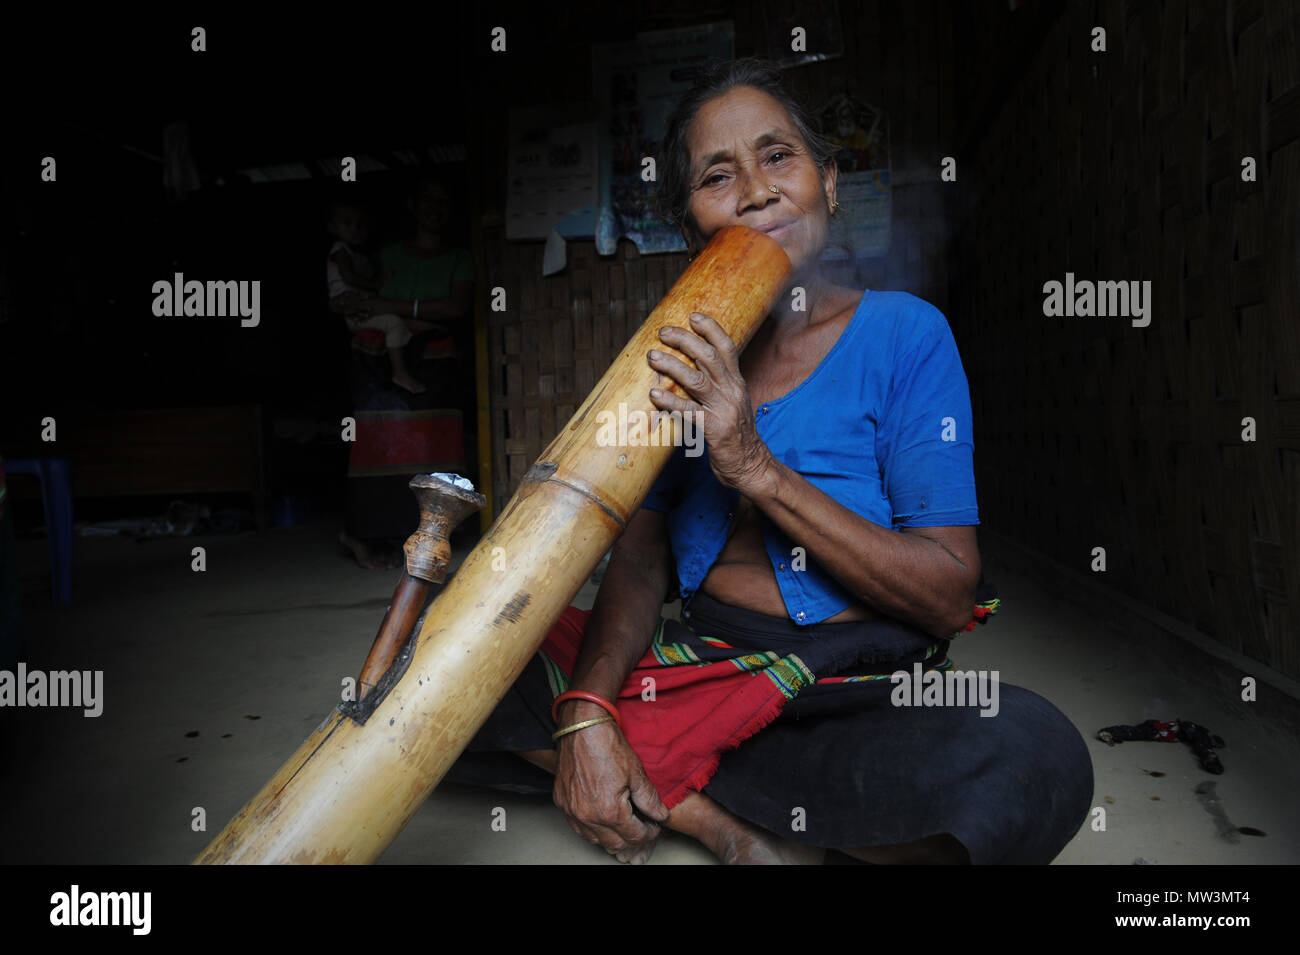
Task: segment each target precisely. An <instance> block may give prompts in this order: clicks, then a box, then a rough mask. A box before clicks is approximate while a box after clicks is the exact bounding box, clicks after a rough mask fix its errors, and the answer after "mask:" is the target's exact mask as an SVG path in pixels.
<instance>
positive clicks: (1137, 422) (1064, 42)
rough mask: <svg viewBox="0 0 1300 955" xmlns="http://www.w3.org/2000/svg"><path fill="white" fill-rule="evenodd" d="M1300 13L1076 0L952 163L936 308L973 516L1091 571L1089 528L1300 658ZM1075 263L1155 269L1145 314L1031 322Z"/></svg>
mask: <svg viewBox="0 0 1300 955" xmlns="http://www.w3.org/2000/svg"><path fill="white" fill-rule="evenodd" d="M1298 22H1300V7H1298V6H1297V5H1295V4H1281V3H1227V2H1196V3H1191V2H1183V0H1170V2H1167V3H1165V4H1163V5H1160V4H1152V3H1123V2H1107V3H1102V4H1100V5H1099V7H1097V8H1096V9H1094V8H1093V6H1092V5H1069V6H1067V8H1066V9H1065V12H1064V14H1063V15H1062V16H1061V17H1060V18H1059V19H1058V20H1057V21H1056V22H1055V24H1053V25H1052V26H1051V28H1050V30H1049V32H1048V33H1047V39H1046V42H1045V44H1044V45H1043V46H1042V48H1041V49H1040V50H1039V51H1038V53H1037V54H1036V55H1035V57H1034V59H1033V61H1032V63H1030V64H1029V65H1028V68H1027V70H1026V72H1025V73H1024V75H1023V76H1022V77H1021V78H1020V80H1019V81H1018V82H1016V83H1015V85H1014V86H1013V87H1012V88H1011V89H1009V90H1007V91H1004V100H1005V101H1004V103H1003V105H1002V108H1001V110H1000V112H997V113H996V114H995V117H994V119H993V120H992V122H991V125H990V126H989V128H988V129H987V130H986V131H985V132H984V134H983V138H982V139H980V140H979V142H978V145H977V146H976V147H975V149H974V152H973V153H972V154H971V155H969V156H967V157H965V161H964V163H963V165H962V167H961V178H960V179H959V184H955V185H960V188H957V189H955V190H954V196H955V197H956V198H955V199H954V204H955V205H957V206H959V209H958V211H956V212H955V213H954V215H955V217H956V218H957V219H958V220H959V228H958V233H957V238H956V258H955V265H954V273H955V274H954V281H953V299H952V301H953V305H952V312H951V316H950V317H951V318H952V321H953V325H954V330H955V331H956V333H957V335H958V340H959V342H960V343H961V344H962V348H963V358H964V362H965V366H966V369H967V373H968V376H969V377H970V379H971V386H972V398H973V401H974V403H975V422H976V467H977V481H978V486H979V491H980V505H981V517H982V520H983V521H984V523H985V524H987V525H989V526H991V527H993V528H996V529H997V530H998V531H999V532H1001V533H1004V534H1008V535H1010V536H1013V537H1016V538H1018V539H1020V540H1022V541H1023V542H1025V543H1026V544H1029V545H1030V546H1032V547H1035V548H1037V549H1039V550H1041V551H1043V552H1046V553H1048V554H1051V555H1053V556H1055V557H1057V558H1059V559H1060V560H1062V561H1064V562H1066V563H1068V564H1070V565H1072V566H1075V567H1077V568H1079V569H1080V570H1083V571H1085V572H1087V571H1089V570H1090V564H1091V553H1090V552H1091V550H1092V548H1093V547H1096V546H1103V547H1105V548H1106V551H1107V558H1108V565H1107V582H1108V583H1110V584H1112V585H1114V586H1116V587H1118V588H1120V589H1122V590H1123V591H1125V592H1127V593H1128V594H1130V595H1132V596H1134V597H1136V598H1138V599H1140V600H1142V601H1144V602H1145V603H1147V604H1149V605H1153V606H1155V607H1158V608H1159V609H1160V610H1163V611H1164V612H1166V613H1168V614H1169V615H1171V616H1173V617H1175V618H1178V619H1180V620H1182V621H1184V622H1186V623H1188V624H1190V625H1192V626H1194V627H1195V628H1197V629H1198V630H1200V631H1202V632H1203V633H1206V634H1208V635H1210V636H1211V637H1213V638H1214V639H1216V640H1218V641H1220V642H1221V643H1222V644H1223V645H1224V646H1226V647H1228V648H1230V649H1232V650H1236V651H1240V652H1242V653H1244V654H1246V655H1247V656H1250V657H1252V658H1254V659H1256V660H1259V661H1261V662H1262V663H1266V664H1268V665H1270V666H1272V667H1275V668H1276V669H1278V670H1281V671H1282V672H1284V673H1286V674H1288V675H1290V676H1292V677H1297V676H1300V659H1298V656H1297V645H1298V644H1300V507H1298V501H1300V465H1298V462H1300V289H1298V283H1300V259H1297V248H1300V246H1298V245H1297V239H1298V236H1297V221H1298V220H1300V67H1298V65H1297V64H1298V57H1300V25H1298ZM1094 26H1104V27H1105V28H1106V30H1107V46H1108V50H1107V52H1105V53H1094V52H1092V51H1091V50H1090V48H1089V41H1090V33H1091V30H1092V28H1093V27H1094ZM1244 156H1252V157H1254V158H1255V160H1256V162H1257V164H1258V171H1257V175H1258V180H1257V181H1256V182H1243V181H1242V179H1241V160H1242V158H1243V157H1244ZM1066 272H1074V273H1075V275H1076V277H1077V278H1079V279H1090V280H1103V279H1104V280H1134V279H1137V280H1144V279H1149V280H1151V282H1152V295H1153V299H1154V306H1153V310H1152V318H1151V324H1150V325H1149V326H1148V327H1146V328H1135V327H1132V326H1131V324H1130V322H1129V321H1128V320H1127V319H1124V318H1101V317H1093V318H1048V317H1045V316H1044V315H1043V292H1042V286H1043V283H1044V282H1046V281H1048V280H1052V279H1055V280H1057V281H1064V279H1065V273H1066ZM1247 416H1249V417H1253V418H1254V419H1255V421H1256V422H1257V437H1258V440H1257V441H1256V442H1254V443H1248V442H1243V440H1242V437H1241V432H1242V425H1241V421H1242V419H1243V418H1244V417H1247Z"/></svg>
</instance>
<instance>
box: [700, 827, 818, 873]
mask: <svg viewBox="0 0 1300 955" xmlns="http://www.w3.org/2000/svg"><path fill="white" fill-rule="evenodd" d="M720 840H721V841H720V845H719V848H721V850H722V851H721V852H718V851H717V850H714V852H715V854H716V855H717V856H718V858H719V859H721V860H722V863H723V865H821V864H822V863H823V862H824V861H825V859H826V850H825V849H818V848H817V847H816V846H806V845H804V844H803V843H801V842H791V841H790V840H789V839H782V838H780V837H779V836H774V835H773V834H772V833H770V832H765V831H763V830H762V829H755V828H754V827H752V826H746V825H745V824H744V823H740V824H739V825H737V826H735V827H732V828H731V829H729V830H728V831H727V832H726V833H724V834H722V835H721V836H720ZM705 844H706V845H708V843H705ZM710 848H713V847H712V846H710Z"/></svg>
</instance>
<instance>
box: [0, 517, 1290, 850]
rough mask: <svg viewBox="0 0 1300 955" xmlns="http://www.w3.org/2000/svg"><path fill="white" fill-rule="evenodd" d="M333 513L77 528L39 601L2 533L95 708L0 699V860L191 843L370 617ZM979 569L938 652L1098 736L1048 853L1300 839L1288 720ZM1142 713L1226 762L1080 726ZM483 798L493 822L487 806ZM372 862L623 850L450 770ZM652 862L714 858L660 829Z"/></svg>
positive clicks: (39, 643) (35, 648)
mask: <svg viewBox="0 0 1300 955" xmlns="http://www.w3.org/2000/svg"><path fill="white" fill-rule="evenodd" d="M335 533H336V527H335V526H334V524H332V523H330V522H326V521H322V522H316V523H313V524H309V525H305V526H301V527H296V528H289V529H275V530H272V531H268V532H266V533H264V534H252V533H249V534H242V535H235V536H212V537H205V538H174V539H164V540H155V541H150V542H148V543H143V544H136V543H133V542H131V541H128V540H124V539H119V538H83V539H79V540H78V542H77V547H78V554H77V564H76V570H75V574H74V579H73V592H74V601H75V602H74V604H73V606H72V607H70V608H63V609H60V610H57V611H56V610H55V609H54V608H52V607H51V605H50V601H49V598H48V590H47V589H46V587H47V582H48V576H47V574H46V573H45V572H44V568H45V543H44V542H43V541H39V540H37V541H23V542H20V544H19V560H20V570H21V574H22V583H23V598H24V605H23V607H24V615H25V627H26V633H27V635H28V639H29V643H30V651H29V658H28V667H29V668H32V669H44V670H57V669H72V668H76V669H83V670H85V669H90V670H95V669H100V670H103V671H104V682H105V686H104V711H103V715H102V716H100V717H99V718H96V719H87V718H85V717H83V716H82V715H81V712H80V711H79V710H78V711H69V710H58V709H9V708H5V709H3V710H0V757H2V759H0V786H2V787H3V792H4V793H5V798H4V800H3V811H0V862H3V863H71V864H87V863H90V864H94V863H180V862H186V861H188V860H189V859H190V858H192V857H193V856H194V855H195V854H196V853H197V852H198V851H199V850H200V849H202V848H203V846H204V845H206V843H207V842H208V840H209V839H210V838H211V836H212V835H213V834H214V833H215V832H217V831H219V830H220V828H221V827H222V826H223V825H224V824H225V823H226V821H227V820H228V819H229V818H230V817H231V816H232V815H234V813H235V812H237V811H238V810H239V808H240V807H241V806H242V805H243V804H244V802H245V801H247V799H248V798H249V797H250V796H252V795H253V793H255V792H256V791H257V790H258V789H259V788H260V787H261V786H262V785H263V784H264V783H265V782H266V780H267V779H269V778H270V776H271V775H272V774H273V773H274V772H275V770H276V769H278V768H279V766H280V765H281V764H282V762H283V761H284V760H285V759H286V758H287V757H288V756H289V754H291V753H292V752H293V750H294V749H295V748H296V747H297V746H298V745H299V744H300V743H301V742H302V740H303V739H304V738H306V736H307V735H308V734H309V733H310V732H311V731H312V730H313V729H314V728H315V727H316V726H317V725H318V724H319V723H320V722H321V720H322V719H323V718H324V716H325V715H326V713H327V712H328V711H329V709H330V708H331V706H332V705H333V702H334V700H335V699H336V698H337V694H338V690H339V687H340V682H341V680H342V679H343V678H344V677H345V676H349V675H355V673H356V672H357V670H358V669H359V667H360V664H361V662H362V660H363V659H364V657H365V654H366V651H367V650H368V648H369V644H370V641H371V639H372V638H373V636H374V633H375V629H376V627H377V625H378V623H379V621H380V619H381V618H382V616H383V613H384V608H385V607H386V606H387V602H388V597H389V595H390V594H391V592H392V586H393V584H394V583H395V580H396V574H395V572H375V571H364V570H361V569H360V568H358V567H357V566H355V564H353V563H351V562H350V561H347V560H345V559H344V558H343V556H342V554H341V552H340V551H339V549H338V548H337V546H336V545H335V544H334V541H333V535H334V534H335ZM196 544H202V545H203V546H204V547H206V549H207V570H206V572H204V573H195V572H193V571H191V570H190V548H191V547H193V546H195V545H196ZM985 555H986V566H988V565H990V563H991V562H990V557H993V558H996V555H992V554H990V552H989V549H988V546H987V545H985ZM460 556H461V555H457V559H459V557H460ZM993 563H994V565H995V566H997V565H996V561H994V562H993ZM990 577H991V578H992V579H994V580H995V581H996V583H997V584H998V586H999V588H1000V590H1001V594H1002V597H1003V601H1004V609H1003V612H1002V613H1001V614H1000V615H999V616H998V617H997V618H995V620H994V621H993V622H992V623H990V624H989V625H988V626H987V627H984V628H980V629H979V630H977V631H975V632H973V633H971V634H968V635H966V636H964V637H963V638H962V639H961V640H960V641H959V642H958V643H956V644H954V647H953V653H952V655H953V658H954V659H955V660H956V662H957V664H958V666H959V667H961V668H963V669H996V670H999V671H1000V674H1001V679H1002V681H1003V682H1005V683H1012V684H1018V685H1020V686H1024V687H1028V688H1030V689H1032V690H1034V691H1036V692H1038V693H1040V694H1042V695H1043V696H1045V697H1047V698H1048V699H1050V700H1051V701H1052V702H1053V703H1055V704H1056V706H1058V707H1059V708H1060V709H1061V710H1062V711H1063V712H1064V713H1065V714H1066V715H1067V716H1068V717H1070V719H1072V720H1073V721H1074V723H1075V724H1076V725H1077V726H1078V727H1079V728H1080V729H1081V731H1082V732H1083V735H1084V737H1085V738H1086V739H1087V740H1088V741H1089V748H1090V750H1091V752H1092V757H1093V763H1094V767H1095V773H1096V793H1095V797H1094V800H1093V804H1094V805H1095V806H1101V807H1104V808H1105V810H1106V829H1105V831H1102V832H1095V831H1092V830H1091V828H1089V827H1088V826H1086V825H1085V826H1084V827H1083V829H1081V831H1080V832H1079V834H1078V835H1077V836H1076V837H1075V839H1074V840H1073V841H1072V842H1071V843H1070V844H1069V845H1068V846H1067V847H1066V848H1065V850H1064V851H1063V852H1062V853H1061V855H1060V856H1059V858H1058V859H1057V862H1058V863H1101V864H1120V865H1129V864H1132V863H1134V862H1135V861H1137V860H1139V859H1141V860H1143V861H1145V862H1148V863H1155V864H1171V863H1250V864H1259V863H1285V864H1294V863H1296V862H1298V861H1300V820H1298V819H1297V814H1296V812H1295V809H1294V807H1295V797H1294V794H1295V793H1296V792H1297V791H1300V742H1297V740H1296V739H1294V738H1293V737H1290V736H1287V735H1286V734H1284V733H1282V732H1280V731H1279V730H1278V729H1277V728H1276V727H1275V726H1272V725H1269V724H1268V723H1267V722H1265V721H1263V720H1261V719H1259V718H1258V717H1256V716H1255V715H1254V714H1253V713H1252V712H1251V711H1250V710H1249V709H1248V708H1246V707H1244V706H1242V705H1237V706H1232V705H1231V704H1230V703H1225V702H1222V701H1219V702H1216V701H1215V700H1213V699H1210V698H1209V697H1207V695H1206V694H1205V692H1204V691H1203V690H1201V689H1199V688H1198V687H1197V686H1194V685H1193V684H1191V683H1188V682H1186V681H1184V680H1181V679H1179V678H1177V677H1174V676H1171V675H1169V674H1168V673H1167V672H1165V669H1164V667H1163V666H1162V665H1161V663H1160V661H1159V660H1154V659H1151V658H1149V657H1148V656H1147V655H1145V654H1144V653H1142V651H1141V650H1140V649H1139V648H1138V647H1135V646H1134V645H1133V642H1132V641H1131V640H1129V639H1126V637H1125V635H1124V634H1123V633H1120V632H1117V631H1115V630H1112V629H1108V628H1105V627H1099V626H1097V625H1095V624H1093V623H1092V622H1090V621H1089V620H1088V619H1087V617H1086V615H1085V614H1084V612H1083V611H1082V610H1077V609H1073V608H1070V607H1066V606H1063V605H1062V604H1061V603H1060V601H1059V600H1057V599H1056V598H1053V597H1050V596H1049V595H1048V594H1046V593H1045V592H1044V591H1043V590H1041V589H1039V588H1038V587H1037V586H1036V585H1035V584H1033V583H1032V582H1031V581H1030V580H1029V579H1027V578H1025V577H1023V576H1020V575H1018V574H1016V573H1014V572H1013V571H1011V570H1010V569H1008V568H1007V567H1006V566H997V572H996V574H993V573H990ZM594 593H595V589H594V587H592V586H591V585H590V584H589V585H588V586H587V587H585V588H584V590H583V592H582V594H581V596H580V598H579V600H578V603H579V604H580V605H581V606H584V607H585V606H590V602H591V600H592V599H593V597H594ZM1228 676H1231V675H1230V674H1228ZM1152 717H1155V718H1162V719H1171V718H1174V717H1181V718H1186V719H1192V720H1195V721H1197V722H1200V723H1202V724H1204V725H1206V726H1208V727H1210V728H1211V729H1212V730H1213V731H1214V732H1215V733H1217V734H1219V735H1220V736H1223V737H1224V738H1225V739H1226V740H1227V741H1228V746H1227V747H1226V748H1225V749H1224V750H1223V751H1222V753H1221V755H1222V758H1223V761H1224V764H1225V766H1226V768H1227V771H1226V773H1225V774H1224V775H1222V776H1218V777H1214V776H1210V775H1209V774H1207V773H1205V772H1204V771H1202V770H1201V769H1200V767H1199V766H1198V765H1197V763H1196V761H1195V759H1194V758H1193V756H1192V754H1191V751H1190V750H1189V749H1188V748H1187V747H1186V746H1184V745H1182V744H1172V745H1171V744H1160V743H1126V744H1124V745H1122V746H1116V747H1114V748H1109V747H1107V746H1106V745H1104V744H1103V743H1100V742H1098V741H1096V740H1095V739H1093V735H1094V733H1095V732H1096V730H1097V729H1099V728H1100V727H1102V726H1106V725H1111V724H1115V723H1137V722H1140V721H1142V720H1144V719H1147V718H1152ZM1160 773H1163V774H1164V775H1162V776H1161V775H1156V774H1160ZM1205 780H1213V781H1214V782H1216V783H1217V791H1218V795H1219V796H1220V797H1221V800H1222V806H1223V808H1224V810H1225V811H1226V813H1227V816H1228V817H1229V818H1230V819H1231V822H1232V823H1233V824H1234V825H1236V826H1247V827H1253V828H1255V829H1258V830H1262V831H1263V833H1265V835H1263V836H1257V837H1250V836H1238V837H1237V839H1236V841H1235V842H1228V841H1225V839H1224V838H1222V837H1220V836H1218V835H1217V828H1216V823H1215V819H1214V818H1213V817H1212V816H1211V814H1210V812H1209V811H1207V808H1206V807H1205V806H1204V805H1203V804H1202V802H1201V800H1200V799H1199V798H1198V797H1197V795H1196V794H1195V793H1194V792H1193V790H1194V789H1195V787H1196V786H1197V785H1198V784H1199V783H1201V782H1203V781H1205ZM194 807H203V808H204V810H205V811H206V814H207V831H206V832H195V831H193V829H192V827H191V819H192V818H193V817H192V810H193V809H194ZM496 807H502V808H504V809H505V810H506V819H507V826H506V831H504V832H495V831H493V830H492V828H491V821H492V817H493V809H494V808H496ZM382 861H383V862H385V863H426V862H438V863H592V864H617V863H616V862H614V860H613V859H612V858H610V857H609V856H607V855H606V854H605V853H604V852H603V851H602V850H601V849H599V848H597V847H594V846H591V845H588V844H586V843H585V842H583V841H582V840H580V839H579V838H578V837H577V836H575V835H574V834H573V833H572V832H571V831H570V830H569V828H568V826H567V825H566V823H565V822H564V820H563V818H562V817H561V816H560V815H559V813H558V811H557V810H556V809H555V808H554V807H553V806H552V805H551V802H550V799H549V798H548V797H545V796H522V795H517V794H510V793H504V792H500V791H496V790H486V789H472V788H468V787H460V786H452V785H446V786H444V787H441V788H439V789H438V790H437V791H436V792H435V793H434V794H433V796H432V797H431V798H430V799H429V801H428V802H427V803H426V804H425V805H424V806H423V808H422V809H421V810H420V812H419V813H417V815H416V816H415V818H414V819H413V820H412V821H411V823H410V825H408V826H407V828H406V829H405V830H404V831H403V832H402V834H401V835H400V836H399V837H398V839H397V840H396V841H395V842H394V843H393V845H392V847H391V848H390V849H389V850H388V852H387V853H386V854H385V855H384V857H383V859H382ZM652 861H653V863H702V864H710V863H712V862H713V861H714V860H713V857H712V856H711V855H709V853H707V852H706V851H705V850H703V849H702V848H701V847H700V846H698V845H697V844H695V843H693V842H691V841H689V840H686V839H684V838H682V837H679V836H676V835H673V834H671V833H669V834H666V835H665V837H664V838H663V839H662V840H661V842H660V844H659V846H658V847H657V849H656V852H655V855H654V858H653V860H652Z"/></svg>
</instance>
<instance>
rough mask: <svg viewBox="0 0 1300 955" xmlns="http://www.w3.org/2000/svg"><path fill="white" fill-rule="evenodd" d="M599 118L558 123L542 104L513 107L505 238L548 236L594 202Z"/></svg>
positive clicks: (511, 112) (543, 237)
mask: <svg viewBox="0 0 1300 955" xmlns="http://www.w3.org/2000/svg"><path fill="white" fill-rule="evenodd" d="M596 185H597V167H596V124H595V122H590V123H577V124H572V125H561V126H556V125H555V123H554V117H553V115H552V114H550V113H548V112H547V111H545V110H538V109H515V110H511V111H510V152H509V157H508V188H507V192H506V238H507V239H545V238H547V237H548V236H549V235H550V233H551V231H552V230H553V229H554V228H555V227H556V226H557V225H558V224H559V223H561V222H562V221H564V220H565V219H566V218H567V217H569V216H571V215H573V214H574V213H575V212H578V211H580V210H582V209H584V208H590V207H592V206H594V205H595V202H596Z"/></svg>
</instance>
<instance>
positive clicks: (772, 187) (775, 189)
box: [767, 186, 781, 195]
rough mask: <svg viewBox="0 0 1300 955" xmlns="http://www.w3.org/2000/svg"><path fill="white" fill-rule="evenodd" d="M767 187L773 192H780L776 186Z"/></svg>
mask: <svg viewBox="0 0 1300 955" xmlns="http://www.w3.org/2000/svg"><path fill="white" fill-rule="evenodd" d="M767 188H769V189H771V190H772V191H773V192H775V193H777V194H778V195H779V194H780V192H781V190H780V189H779V188H778V187H776V186H768V187H767Z"/></svg>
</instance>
